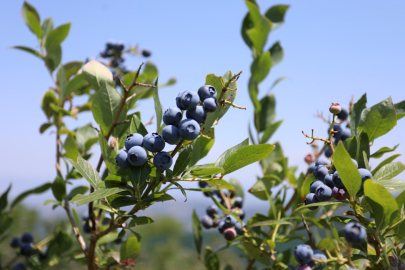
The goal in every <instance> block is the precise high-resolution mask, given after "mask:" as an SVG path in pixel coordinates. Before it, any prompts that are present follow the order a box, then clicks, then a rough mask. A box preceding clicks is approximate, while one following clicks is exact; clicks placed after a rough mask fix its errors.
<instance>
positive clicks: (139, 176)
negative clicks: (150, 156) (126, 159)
mask: <svg viewBox="0 0 405 270" xmlns="http://www.w3.org/2000/svg"><path fill="white" fill-rule="evenodd" d="M151 171H152V169H151V167H150V166H149V165H148V164H144V165H142V166H137V167H133V166H131V168H130V169H129V175H130V181H131V183H132V186H133V187H134V188H135V190H139V189H140V187H141V186H142V185H143V184H144V183H145V182H146V180H147V179H148V177H149V175H150V173H151Z"/></svg>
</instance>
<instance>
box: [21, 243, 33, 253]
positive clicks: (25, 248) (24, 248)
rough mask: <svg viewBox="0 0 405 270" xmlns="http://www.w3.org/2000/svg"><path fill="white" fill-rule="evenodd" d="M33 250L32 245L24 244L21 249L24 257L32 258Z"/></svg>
mask: <svg viewBox="0 0 405 270" xmlns="http://www.w3.org/2000/svg"><path fill="white" fill-rule="evenodd" d="M32 251H33V248H32V246H31V243H22V244H21V247H20V253H21V255H23V256H30V255H31V254H32Z"/></svg>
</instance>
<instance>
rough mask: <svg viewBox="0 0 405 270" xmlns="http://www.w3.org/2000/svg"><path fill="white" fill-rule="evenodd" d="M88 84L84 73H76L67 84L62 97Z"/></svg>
mask: <svg viewBox="0 0 405 270" xmlns="http://www.w3.org/2000/svg"><path fill="white" fill-rule="evenodd" d="M86 85H87V81H86V79H85V78H84V75H83V74H78V75H76V76H75V77H74V78H73V79H71V80H70V81H69V82H68V84H67V85H66V88H65V90H64V91H63V93H62V96H61V98H62V99H65V98H66V97H68V96H70V95H71V94H73V93H74V92H75V91H77V90H79V89H81V88H83V87H85V86H86Z"/></svg>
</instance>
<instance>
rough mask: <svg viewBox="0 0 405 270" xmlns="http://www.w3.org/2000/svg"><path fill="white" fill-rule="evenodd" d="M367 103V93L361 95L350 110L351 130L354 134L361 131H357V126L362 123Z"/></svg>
mask: <svg viewBox="0 0 405 270" xmlns="http://www.w3.org/2000/svg"><path fill="white" fill-rule="evenodd" d="M366 103H367V94H366V93H364V95H362V96H361V98H360V99H359V100H358V101H357V102H356V103H354V104H353V107H352V110H351V111H350V114H349V118H350V130H351V132H352V135H358V134H359V132H358V131H357V127H358V126H359V123H360V118H361V112H362V111H363V110H364V109H365V108H366Z"/></svg>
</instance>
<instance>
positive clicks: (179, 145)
mask: <svg viewBox="0 0 405 270" xmlns="http://www.w3.org/2000/svg"><path fill="white" fill-rule="evenodd" d="M184 141H185V140H184V139H182V140H181V141H180V142H179V143H178V144H177V145H176V148H174V150H173V151H172V153H171V156H172V157H174V156H175V155H176V154H177V152H179V150H180V148H181V147H182V146H183V143H184Z"/></svg>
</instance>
